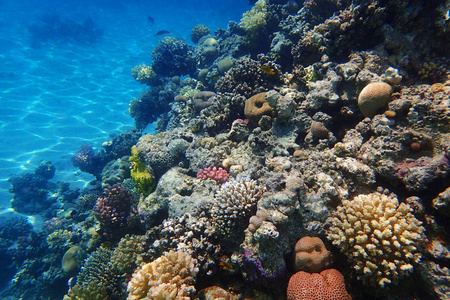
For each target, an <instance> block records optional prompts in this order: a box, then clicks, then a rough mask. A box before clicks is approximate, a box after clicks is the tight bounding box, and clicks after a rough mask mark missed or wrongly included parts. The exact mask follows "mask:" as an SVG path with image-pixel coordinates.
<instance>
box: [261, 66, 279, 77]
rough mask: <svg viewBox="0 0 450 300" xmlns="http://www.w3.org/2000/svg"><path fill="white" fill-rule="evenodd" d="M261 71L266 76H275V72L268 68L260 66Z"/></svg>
mask: <svg viewBox="0 0 450 300" xmlns="http://www.w3.org/2000/svg"><path fill="white" fill-rule="evenodd" d="M261 70H263V72H264V73H266V74H267V75H275V74H276V73H275V70H274V69H272V68H271V67H268V66H262V67H261Z"/></svg>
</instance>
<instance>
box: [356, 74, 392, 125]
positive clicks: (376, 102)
mask: <svg viewBox="0 0 450 300" xmlns="http://www.w3.org/2000/svg"><path fill="white" fill-rule="evenodd" d="M391 94H392V87H391V86H390V85H389V84H387V83H386V82H382V81H380V82H372V83H369V84H368V85H366V86H365V87H364V88H363V89H362V91H361V93H359V96H358V106H359V110H361V112H362V114H363V115H364V116H365V117H372V116H374V115H375V113H376V111H377V110H378V109H380V108H382V107H383V106H385V105H386V104H387V103H388V102H389V100H390V98H391Z"/></svg>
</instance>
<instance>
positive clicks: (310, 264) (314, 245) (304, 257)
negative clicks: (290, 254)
mask: <svg viewBox="0 0 450 300" xmlns="http://www.w3.org/2000/svg"><path fill="white" fill-rule="evenodd" d="M330 265H331V253H330V251H328V250H327V248H325V244H324V243H323V241H322V240H321V239H320V238H318V237H310V236H304V237H302V238H301V239H299V240H298V242H297V243H296V244H295V270H296V271H300V270H303V271H308V272H311V273H319V272H320V271H322V270H323V269H325V268H327V267H329V266H330Z"/></svg>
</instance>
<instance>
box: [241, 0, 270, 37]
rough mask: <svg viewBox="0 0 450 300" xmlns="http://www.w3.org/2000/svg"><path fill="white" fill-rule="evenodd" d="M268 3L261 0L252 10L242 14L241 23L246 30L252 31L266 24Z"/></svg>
mask: <svg viewBox="0 0 450 300" xmlns="http://www.w3.org/2000/svg"><path fill="white" fill-rule="evenodd" d="M266 17H267V3H266V1H265V0H259V1H258V2H256V3H255V6H253V7H252V9H251V10H249V11H247V12H245V13H244V14H243V15H242V19H241V23H240V24H239V25H240V26H241V27H242V28H244V29H245V30H246V31H249V32H252V31H255V30H257V29H258V28H261V27H263V26H265V25H266Z"/></svg>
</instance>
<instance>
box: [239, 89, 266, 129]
mask: <svg viewBox="0 0 450 300" xmlns="http://www.w3.org/2000/svg"><path fill="white" fill-rule="evenodd" d="M265 96H266V93H265V92H263V93H259V94H256V95H254V96H252V97H250V98H249V99H247V101H245V107H244V114H245V116H246V117H247V118H248V119H249V120H252V121H255V122H258V121H259V119H261V117H262V116H263V115H270V114H271V113H272V107H270V106H269V103H268V102H267V100H266V98H265Z"/></svg>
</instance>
